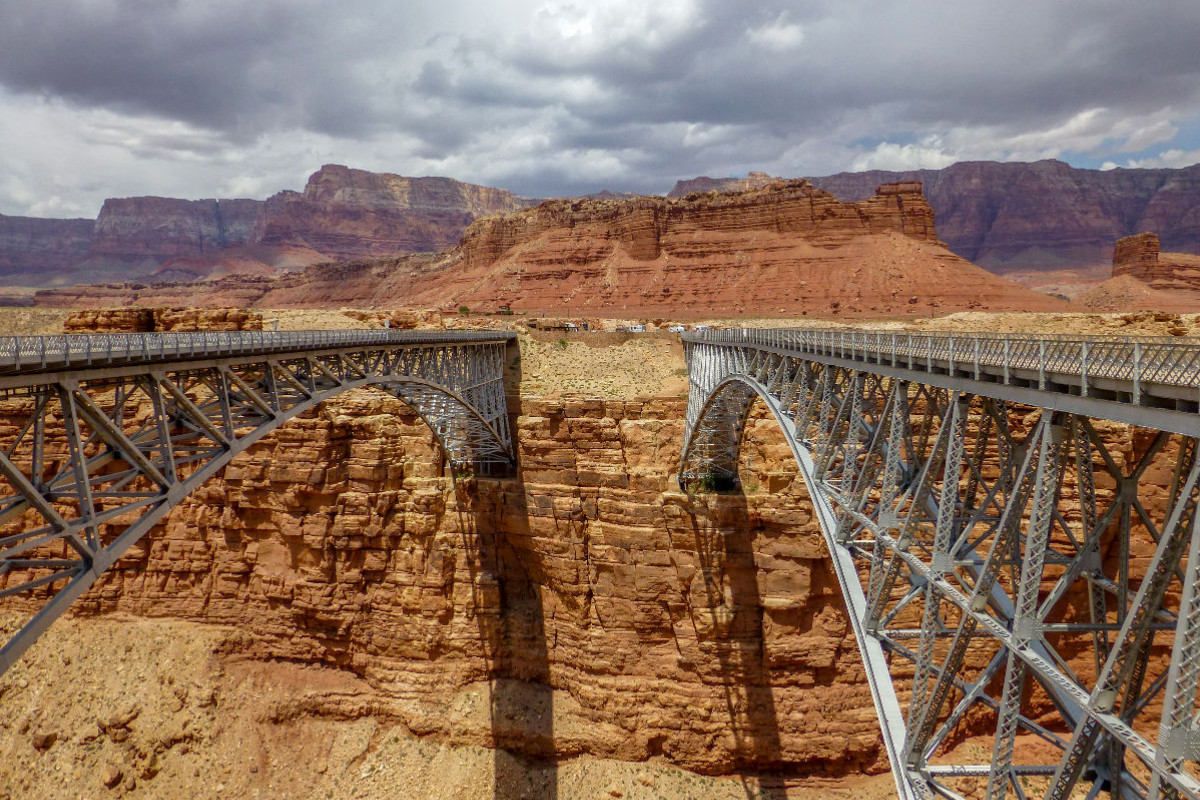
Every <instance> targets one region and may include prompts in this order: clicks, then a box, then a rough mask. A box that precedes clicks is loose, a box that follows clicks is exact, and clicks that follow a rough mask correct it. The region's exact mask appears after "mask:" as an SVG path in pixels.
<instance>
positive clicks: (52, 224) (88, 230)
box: [0, 214, 96, 286]
mask: <svg viewBox="0 0 1200 800" xmlns="http://www.w3.org/2000/svg"><path fill="white" fill-rule="evenodd" d="M95 225H96V223H95V220H90V219H37V218H34V217H8V216H4V215H3V214H0V280H3V281H4V282H5V283H6V284H8V285H10V286H14V285H15V286H47V285H49V284H52V283H54V282H55V281H56V280H57V279H59V278H60V276H59V274H58V271H59V270H60V269H61V268H62V267H63V266H65V265H68V264H74V263H77V262H79V261H82V260H83V259H85V258H86V257H87V254H88V248H89V247H90V246H91V243H92V230H93V228H94V227H95ZM68 282H69V281H68Z"/></svg>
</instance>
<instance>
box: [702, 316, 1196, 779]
mask: <svg viewBox="0 0 1200 800" xmlns="http://www.w3.org/2000/svg"><path fill="white" fill-rule="evenodd" d="M684 338H685V347H686V352H687V361H688V373H689V379H690V393H689V399H688V418H687V425H686V435H685V445H684V454H683V459H682V461H681V467H680V482H681V485H683V486H684V487H685V488H694V487H697V486H709V487H711V486H712V485H713V484H712V483H711V481H712V479H713V478H714V477H715V476H719V477H720V478H721V479H722V480H724V481H727V482H728V481H737V476H738V459H739V451H740V448H741V442H742V436H743V431H744V428H745V423H746V420H747V419H748V418H749V416H750V414H751V413H752V411H753V408H752V406H753V404H754V403H755V402H756V401H761V402H762V403H763V404H764V405H765V407H766V409H767V410H768V411H769V412H770V413H771V414H772V415H773V416H774V417H775V418H776V419H777V420H778V421H779V423H780V426H781V427H782V428H783V432H784V435H785V437H786V439H787V440H788V442H789V444H790V445H791V447H792V451H793V453H794V454H795V456H796V460H797V463H798V464H799V467H800V473H801V475H802V476H803V478H804V480H805V483H806V484H807V486H808V490H809V494H810V496H811V498H812V501H813V504H814V507H815V510H816V512H817V517H818V519H819V520H820V522H821V526H822V529H823V531H824V533H825V536H826V539H827V543H828V545H829V548H830V552H831V556H832V559H833V566H834V571H835V572H836V573H837V576H838V580H839V583H840V585H841V589H842V592H843V595H844V598H845V600H846V606H847V610H848V612H849V613H850V616H851V618H852V627H853V628H854V631H855V634H856V637H857V640H858V644H859V649H860V651H861V652H862V655H863V660H864V663H865V666H866V668H867V674H868V682H869V684H870V686H871V690H872V696H873V697H874V700H875V705H876V709H877V711H878V713H879V718H880V725H881V731H882V733H883V743H884V746H885V748H886V749H887V752H888V755H889V758H890V760H891V763H892V768H893V772H894V774H895V776H896V780H897V788H898V790H899V792H900V795H901V796H902V797H926V796H929V795H930V794H938V795H941V796H945V797H952V798H953V797H960V796H962V793H963V791H965V790H960V789H959V788H957V786H958V783H957V782H959V781H961V780H963V779H967V778H975V777H986V778H987V787H986V796H987V797H989V798H1003V797H1008V796H1015V797H1019V798H1024V797H1026V796H1031V795H1034V794H1043V795H1045V796H1046V797H1049V798H1066V797H1068V796H1073V794H1072V793H1073V792H1075V791H1076V790H1077V789H1078V790H1080V791H1085V792H1086V793H1087V795H1088V797H1094V796H1095V795H1096V794H1097V793H1098V792H1099V791H1102V790H1108V791H1110V792H1111V793H1112V795H1113V796H1114V797H1115V796H1121V797H1154V798H1158V797H1175V796H1184V797H1191V798H1200V781H1198V777H1200V767H1198V765H1197V757H1198V755H1200V716H1198V706H1197V692H1198V691H1200V599H1198V598H1197V595H1198V594H1200V592H1197V591H1196V590H1195V582H1196V581H1197V580H1198V579H1200V565H1197V563H1196V562H1197V560H1200V532H1198V526H1200V513H1197V504H1198V499H1200V459H1197V458H1196V453H1197V440H1196V436H1197V435H1200V424H1198V422H1200V419H1198V415H1197V414H1196V401H1197V399H1200V393H1198V390H1197V387H1198V386H1200V345H1197V344H1196V343H1194V342H1191V341H1184V342H1169V341H1161V340H1124V339H1116V338H1098V339H1084V338H1072V337H1047V338H1041V339H1039V338H1038V337H1018V336H986V335H967V336H942V337H936V336H933V337H929V336H909V335H907V334H877V333H871V332H862V331H832V332H831V331H717V332H711V333H707V334H697V335H686V336H685V337H684ZM1122 359H1125V360H1126V361H1127V362H1128V363H1125V362H1123V361H1122ZM1031 399H1032V400H1034V401H1035V402H1032V403H1031V402H1029V401H1030V400H1031ZM1038 401H1040V402H1038ZM1097 420H1117V421H1121V422H1125V423H1130V424H1135V425H1140V426H1142V427H1143V428H1146V429H1148V430H1147V432H1146V433H1145V434H1138V436H1137V437H1135V439H1133V440H1130V441H1137V442H1144V444H1139V445H1137V446H1132V445H1125V446H1127V447H1132V449H1126V450H1122V451H1120V452H1116V451H1114V450H1113V448H1114V447H1115V446H1116V444H1115V442H1117V441H1118V440H1117V439H1114V438H1113V437H1112V436H1111V435H1110V436H1109V438H1108V439H1106V438H1105V436H1104V435H1103V434H1102V432H1101V431H1100V429H1101V428H1104V427H1107V428H1111V425H1107V424H1106V426H1102V425H1099V424H1097V422H1096V421H1097ZM1151 470H1154V471H1155V474H1157V475H1170V474H1173V475H1174V477H1173V478H1171V479H1170V487H1169V488H1167V489H1166V491H1165V492H1164V490H1163V488H1162V487H1161V483H1160V484H1159V486H1158V487H1156V486H1155V485H1154V484H1152V483H1150V482H1148V481H1147V480H1146V478H1147V476H1148V474H1150V471H1151ZM1164 495H1165V497H1164ZM1149 552H1152V553H1153V555H1152V556H1151V557H1150V558H1149V559H1147V558H1146V556H1145V555H1144V554H1145V553H1149ZM913 640H915V645H914V644H907V642H912V641H913ZM983 735H986V736H989V737H990V738H991V747H990V760H987V761H981V760H972V759H970V758H968V757H966V756H965V755H963V753H964V752H966V750H964V749H963V748H960V747H957V746H956V745H957V743H958V742H959V741H960V740H961V739H962V738H963V737H978V736H983ZM1031 742H1037V743H1038V744H1037V745H1036V746H1031V745H1030V743H1031ZM1047 745H1049V746H1050V748H1051V750H1050V752H1056V753H1057V754H1058V755H1057V756H1055V757H1054V758H1048V751H1047V749H1046V746H1047ZM1086 787H1090V790H1089V789H1088V788H1086Z"/></svg>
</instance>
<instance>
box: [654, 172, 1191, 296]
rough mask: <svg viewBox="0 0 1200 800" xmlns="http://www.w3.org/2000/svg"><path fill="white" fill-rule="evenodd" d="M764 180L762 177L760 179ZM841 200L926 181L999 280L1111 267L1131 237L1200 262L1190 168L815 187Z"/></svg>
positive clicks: (944, 228) (819, 182)
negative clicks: (1146, 237)
mask: <svg viewBox="0 0 1200 800" xmlns="http://www.w3.org/2000/svg"><path fill="white" fill-rule="evenodd" d="M755 175H757V176H758V177H757V180H758V181H761V180H763V179H764V178H763V177H762V176H761V173H756V174H754V175H752V176H751V179H754V178H755ZM746 180H747V179H740V178H738V179H728V180H715V181H714V180H713V179H705V178H701V179H697V180H696V181H680V182H679V184H677V185H676V187H675V189H674V190H672V192H671V194H670V195H669V196H682V195H684V194H686V193H688V192H692V191H697V190H700V191H709V190H711V189H723V188H726V187H728V188H735V187H740V186H742V185H743V183H745V181H746ZM811 180H812V182H813V185H815V186H817V187H819V188H821V189H825V190H826V191H829V192H832V193H833V194H834V195H835V196H837V197H839V198H841V199H842V200H861V199H864V198H866V197H869V196H870V195H871V193H872V192H873V190H874V187H875V186H877V185H879V184H881V183H887V182H895V181H913V180H916V181H921V183H922V184H924V186H925V194H926V196H927V197H928V198H929V204H930V205H931V206H932V207H933V210H934V212H935V213H936V214H937V221H938V234H939V235H940V237H941V238H942V240H943V241H945V242H946V244H947V245H948V246H949V247H950V249H951V250H952V251H953V252H955V253H956V254H958V255H960V256H962V257H963V258H965V259H967V260H968V261H971V262H972V263H975V264H978V265H979V266H981V267H984V268H985V269H988V270H992V271H994V272H1002V273H1008V272H1013V271H1020V270H1056V269H1072V270H1077V269H1086V268H1088V267H1096V266H1102V265H1107V264H1108V263H1109V262H1110V260H1111V258H1112V251H1113V243H1114V242H1116V240H1117V239H1119V238H1121V237H1122V236H1128V235H1131V234H1134V233H1138V232H1139V231H1153V232H1155V233H1157V234H1158V235H1159V237H1161V239H1162V243H1163V246H1164V247H1165V248H1167V249H1169V250H1172V251H1179V252H1185V253H1200V165H1196V166H1191V167H1185V168H1183V169H1114V170H1108V171H1100V170H1090V169H1076V168H1074V167H1071V166H1069V165H1067V164H1065V163H1063V162H1061V161H1038V162H1035V163H996V162H992V161H975V162H963V163H958V164H953V165H951V166H949V167H946V168H945V169H940V170H914V171H908V172H888V171H882V170H874V171H869V172H854V173H840V174H837V175H829V176H825V177H819V178H812V179H811Z"/></svg>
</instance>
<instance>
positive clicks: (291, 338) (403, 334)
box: [0, 329, 517, 389]
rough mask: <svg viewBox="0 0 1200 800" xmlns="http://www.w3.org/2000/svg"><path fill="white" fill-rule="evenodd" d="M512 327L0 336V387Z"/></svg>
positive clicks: (463, 337)
mask: <svg viewBox="0 0 1200 800" xmlns="http://www.w3.org/2000/svg"><path fill="white" fill-rule="evenodd" d="M516 335H517V334H516V333H514V332H513V331H415V330H389V329H375V330H365V329H364V330H345V331H337V330H309V331H203V332H197V333H92V334H65V335H59V336H4V337H0V389H2V388H4V387H5V386H7V385H10V384H11V383H12V381H11V379H10V380H8V381H6V380H5V378H6V377H9V376H13V375H18V374H20V375H29V374H35V373H46V372H63V371H68V370H77V369H86V368H94V367H105V366H126V365H141V364H152V363H175V362H180V361H193V360H211V359H215V358H229V357H237V356H261V355H275V354H280V355H282V354H287V353H313V352H319V351H323V350H333V349H339V348H354V347H364V346H365V347H377V346H386V345H401V346H406V347H413V346H421V345H428V346H430V347H438V346H443V345H446V344H454V343H466V342H471V343H478V342H504V341H509V340H511V339H515V338H516Z"/></svg>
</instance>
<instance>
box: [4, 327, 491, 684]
mask: <svg viewBox="0 0 1200 800" xmlns="http://www.w3.org/2000/svg"><path fill="white" fill-rule="evenodd" d="M514 338H515V335H514V334H511V333H505V332H444V333H441V334H429V333H424V332H420V333H417V332H400V331H328V332H322V331H306V332H300V333H295V334H292V333H285V334H274V333H263V332H249V333H243V334H239V333H222V334H177V335H173V334H143V335H112V336H67V337H61V336H60V337H44V338H37V337H19V338H16V339H14V338H12V337H9V338H7V339H0V397H4V398H6V399H7V401H8V403H7V405H8V407H9V408H10V409H15V410H13V412H12V416H13V417H14V418H16V419H18V420H22V422H21V424H18V425H16V426H14V427H13V430H12V432H11V433H10V434H8V435H6V436H5V438H4V439H3V440H0V598H3V597H8V596H13V595H29V596H32V597H33V599H34V601H35V605H37V607H38V610H37V612H36V613H35V614H34V616H33V617H32V618H31V619H30V620H29V621H28V622H27V623H26V624H25V625H24V626H23V627H21V628H20V629H19V630H18V631H17V632H16V633H15V634H13V635H12V637H11V638H10V639H9V640H8V642H7V643H6V644H5V645H4V646H3V648H0V672H3V671H4V670H7V669H8V667H10V666H11V665H12V664H13V663H14V662H15V661H16V659H17V658H19V657H20V655H21V653H23V652H24V651H25V650H26V649H27V648H28V647H29V646H30V645H31V644H32V643H33V641H34V640H35V639H36V638H37V637H38V636H39V635H41V633H42V632H44V631H45V629H46V628H47V627H48V626H49V625H50V623H51V622H53V621H54V620H55V619H57V618H58V617H59V616H61V615H62V613H63V612H64V611H65V610H66V608H67V606H68V605H70V603H72V602H73V601H74V600H75V599H77V598H78V597H79V596H80V595H81V594H82V593H83V592H84V591H86V590H87V588H88V587H90V586H91V585H92V584H93V583H94V582H95V581H96V580H97V578H99V576H100V575H101V574H102V573H103V572H104V570H105V569H107V568H108V567H109V566H111V565H112V564H113V562H115V561H116V560H117V559H118V558H119V557H120V556H121V555H122V554H123V553H124V552H125V551H126V550H128V548H129V547H130V545H132V544H133V543H135V542H136V541H137V540H138V539H140V538H141V537H142V536H143V535H145V533H146V532H147V531H149V530H150V528H151V527H152V526H153V525H154V524H155V523H156V522H158V521H159V520H161V519H162V518H163V517H164V516H165V515H166V514H167V513H168V512H169V511H170V510H171V509H172V508H173V507H174V506H175V505H177V504H178V503H179V501H180V500H181V499H182V498H183V497H185V496H186V495H187V494H188V493H190V492H191V491H193V490H194V489H195V488H196V487H197V486H199V485H200V484H201V483H203V482H204V481H205V480H207V479H208V478H209V477H211V476H212V475H214V474H216V473H217V472H218V471H220V470H221V469H222V468H223V467H224V466H225V465H226V464H228V463H229V461H230V460H232V459H233V458H234V457H235V456H236V455H238V454H239V453H241V452H243V451H245V450H246V448H247V447H249V446H250V445H251V444H253V443H254V442H256V441H258V440H259V439H261V438H262V437H263V436H265V435H266V434H268V433H270V432H271V431H273V430H275V429H276V428H278V427H279V426H280V425H281V424H283V423H285V422H286V421H287V420H289V419H292V418H293V417H295V416H297V415H298V414H302V413H304V412H305V411H308V410H310V409H312V408H315V407H316V406H317V405H319V404H320V403H322V402H324V401H325V400H327V399H329V398H331V397H333V396H335V395H337V394H340V393H342V392H345V391H347V390H349V389H355V388H360V387H376V388H378V389H382V390H383V391H386V392H388V393H389V394H391V395H393V396H395V397H397V398H399V399H400V400H402V401H404V402H405V403H406V404H408V405H409V406H410V407H411V408H412V409H413V410H414V411H416V413H417V414H418V415H419V416H420V417H421V418H422V419H423V420H424V421H425V423H426V424H428V425H429V427H430V429H431V430H432V431H433V433H434V435H435V437H436V439H437V441H438V443H439V445H440V446H441V448H442V449H443V451H444V452H445V454H446V457H447V459H448V460H449V462H450V464H451V465H452V467H453V468H454V469H464V468H479V467H487V466H488V465H511V464H512V463H513V455H514V453H513V446H512V438H511V433H510V430H509V420H508V409H507V406H506V401H505V393H504V369H505V365H506V348H507V347H508V346H509V344H510V343H511V341H512V340H513V339H514Z"/></svg>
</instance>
